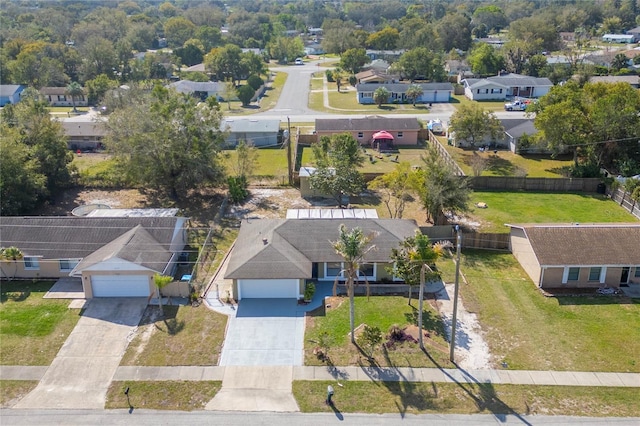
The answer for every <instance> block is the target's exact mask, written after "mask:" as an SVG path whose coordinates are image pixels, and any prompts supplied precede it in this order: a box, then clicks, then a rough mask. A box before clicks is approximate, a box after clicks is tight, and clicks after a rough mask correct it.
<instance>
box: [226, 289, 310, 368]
mask: <svg viewBox="0 0 640 426" xmlns="http://www.w3.org/2000/svg"><path fill="white" fill-rule="evenodd" d="M304 310H305V309H304V307H300V308H299V307H298V304H297V301H296V300H295V299H243V300H242V301H240V303H239V305H238V311H237V313H236V315H235V317H230V318H229V324H228V327H227V334H226V337H225V341H224V346H223V348H222V356H221V357H220V365H223V366H233V365H254V366H294V365H302V353H303V349H304Z"/></svg>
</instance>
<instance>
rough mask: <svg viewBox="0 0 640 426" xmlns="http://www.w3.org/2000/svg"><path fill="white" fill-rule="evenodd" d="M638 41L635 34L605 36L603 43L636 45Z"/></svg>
mask: <svg viewBox="0 0 640 426" xmlns="http://www.w3.org/2000/svg"><path fill="white" fill-rule="evenodd" d="M636 40H637V38H636V36H635V35H634V34H605V35H603V36H602V41H604V42H607V43H635V42H636Z"/></svg>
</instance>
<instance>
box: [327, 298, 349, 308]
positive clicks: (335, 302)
mask: <svg viewBox="0 0 640 426" xmlns="http://www.w3.org/2000/svg"><path fill="white" fill-rule="evenodd" d="M345 300H346V299H345V298H344V297H341V296H335V297H334V296H327V297H325V298H324V305H325V308H326V309H327V311H330V310H333V309H336V308H339V307H340V305H342V302H344V301H345Z"/></svg>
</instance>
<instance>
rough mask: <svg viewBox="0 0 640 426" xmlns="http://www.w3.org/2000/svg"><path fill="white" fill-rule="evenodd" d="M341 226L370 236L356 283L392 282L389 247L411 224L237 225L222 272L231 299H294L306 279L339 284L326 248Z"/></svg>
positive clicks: (338, 268) (334, 257)
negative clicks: (370, 246)
mask: <svg viewBox="0 0 640 426" xmlns="http://www.w3.org/2000/svg"><path fill="white" fill-rule="evenodd" d="M298 217H299V216H298ZM341 224H344V225H345V226H346V227H347V228H348V229H352V228H355V227H359V228H360V229H362V230H363V232H364V233H365V235H369V234H373V235H374V238H373V240H372V244H374V245H375V247H376V249H375V250H371V251H369V252H368V253H367V255H366V256H365V263H364V264H363V265H361V267H360V270H359V276H360V279H361V281H362V282H364V279H365V277H366V279H367V280H368V281H369V282H381V281H389V282H391V281H393V274H390V273H389V271H388V270H387V267H388V266H389V265H390V260H389V255H390V254H391V249H392V248H396V247H398V244H399V243H400V241H402V240H403V239H404V238H406V237H408V236H411V235H414V234H415V232H416V230H418V226H417V225H416V223H415V222H414V221H411V220H402V219H370V218H363V219H356V218H344V217H340V218H331V216H329V218H305V219H301V218H289V219H252V220H246V221H243V222H242V225H241V226H240V233H239V234H238V239H237V240H236V243H235V246H234V248H233V251H232V252H231V255H230V257H229V263H228V266H227V271H226V274H225V278H227V279H232V280H233V293H234V297H235V298H236V300H241V299H245V298H294V299H300V298H301V297H302V296H303V292H304V285H305V282H306V280H316V281H330V282H333V281H334V280H335V279H336V277H337V278H338V280H339V281H342V280H344V274H343V269H344V264H343V259H342V257H341V256H340V255H339V254H337V253H336V251H335V250H334V249H333V246H332V244H331V242H332V241H335V240H337V239H338V235H339V227H340V225H341Z"/></svg>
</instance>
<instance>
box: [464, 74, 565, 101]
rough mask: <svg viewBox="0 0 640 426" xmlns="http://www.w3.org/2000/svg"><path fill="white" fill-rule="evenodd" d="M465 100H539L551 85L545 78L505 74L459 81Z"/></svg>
mask: <svg viewBox="0 0 640 426" xmlns="http://www.w3.org/2000/svg"><path fill="white" fill-rule="evenodd" d="M461 83H462V84H463V85H464V94H465V96H466V97H467V98H469V99H471V100H474V101H477V100H503V99H509V98H511V97H516V96H518V97H523V98H539V97H541V96H544V95H546V94H547V93H549V90H551V87H553V83H552V82H551V80H549V79H548V78H546V77H530V76H528V75H520V74H513V73H511V74H505V75H498V76H493V77H487V78H466V79H464V80H462V81H461Z"/></svg>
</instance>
